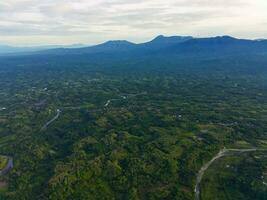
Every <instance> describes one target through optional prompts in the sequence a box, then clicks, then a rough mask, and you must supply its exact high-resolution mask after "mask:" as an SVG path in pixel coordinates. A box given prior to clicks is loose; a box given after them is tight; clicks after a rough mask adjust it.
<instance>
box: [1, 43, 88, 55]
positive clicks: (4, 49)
mask: <svg viewBox="0 0 267 200" xmlns="http://www.w3.org/2000/svg"><path fill="white" fill-rule="evenodd" d="M84 46H85V45H83V44H73V45H47V46H33V47H16V46H10V45H1V44H0V55H4V54H17V53H28V54H30V53H33V52H37V51H42V50H48V49H50V50H51V49H57V48H82V47H84Z"/></svg>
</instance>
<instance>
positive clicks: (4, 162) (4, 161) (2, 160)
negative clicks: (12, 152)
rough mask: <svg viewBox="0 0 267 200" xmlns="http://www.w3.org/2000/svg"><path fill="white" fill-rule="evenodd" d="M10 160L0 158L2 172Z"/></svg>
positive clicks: (3, 157) (4, 157)
mask: <svg viewBox="0 0 267 200" xmlns="http://www.w3.org/2000/svg"><path fill="white" fill-rule="evenodd" d="M7 162H8V158H7V157H6V156H0V170H1V169H3V168H5V166H6V165H7Z"/></svg>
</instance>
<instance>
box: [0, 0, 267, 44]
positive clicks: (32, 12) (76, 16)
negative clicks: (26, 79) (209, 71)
mask: <svg viewBox="0 0 267 200" xmlns="http://www.w3.org/2000/svg"><path fill="white" fill-rule="evenodd" d="M266 8H267V4H266V2H265V0H253V1H252V0H212V1H211V0H145V1H144V0H76V1H71V0H46V1H42V0H9V1H6V2H0V43H13V44H16V43H17V44H22V43H27V44H31V43H32V44H38V43H73V42H77V43H80V42H83V43H97V42H100V41H104V40H108V39H130V40H133V41H144V40H146V39H148V38H151V37H152V36H155V35H157V34H167V35H173V34H176V35H179V34H181V35H193V36H209V35H224V34H231V35H234V36H238V37H261V38H262V37H267V29H265V28H263V27H264V24H266V23H267V12H266ZM36 38H39V40H38V39H36Z"/></svg>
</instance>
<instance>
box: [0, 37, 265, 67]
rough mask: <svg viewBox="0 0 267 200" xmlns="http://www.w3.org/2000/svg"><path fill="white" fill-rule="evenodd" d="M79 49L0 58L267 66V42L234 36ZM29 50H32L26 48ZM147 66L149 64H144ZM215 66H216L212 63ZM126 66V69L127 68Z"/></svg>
mask: <svg viewBox="0 0 267 200" xmlns="http://www.w3.org/2000/svg"><path fill="white" fill-rule="evenodd" d="M79 47H80V46H78V48H77V46H76V48H73V46H71V47H62V46H60V48H52V49H50V48H48V49H46V48H43V49H35V50H33V49H31V51H24V52H23V51H20V52H18V53H13V54H11V56H12V59H10V55H8V56H7V55H5V56H3V55H2V56H1V57H0V61H1V60H2V61H3V62H0V64H1V63H4V64H5V65H7V63H9V64H10V65H11V66H12V65H14V63H15V64H17V63H20V62H21V59H23V62H24V64H25V63H27V64H28V65H34V64H35V63H46V65H50V66H55V65H60V64H62V63H64V65H69V66H74V64H75V65H76V64H78V65H81V64H84V65H89V64H94V65H97V66H101V67H103V66H124V67H126V66H127V67H128V68H132V69H133V68H134V69H136V68H138V66H151V67H155V66H158V67H162V66H167V67H169V66H172V67H174V68H177V66H182V67H184V66H185V65H186V66H190V65H193V66H197V67H198V66H200V65H207V63H208V65H209V66H216V67H218V65H221V67H226V66H228V67H231V68H233V67H235V66H237V65H238V66H239V67H243V66H248V67H250V68H251V66H259V67H262V66H266V65H267V40H265V39H260V40H248V39H237V38H234V37H230V36H217V37H209V38H194V37H191V36H185V37H184V36H171V37H165V36H162V35H160V36H158V37H156V38H155V39H153V40H151V41H149V42H145V43H140V44H136V43H132V42H129V41H126V40H114V41H108V42H105V43H102V44H99V45H95V46H87V47H83V46H82V47H81V48H79ZM26 50H28V49H26ZM144 63H145V65H144ZM211 63H212V64H211ZM127 67H126V68H127Z"/></svg>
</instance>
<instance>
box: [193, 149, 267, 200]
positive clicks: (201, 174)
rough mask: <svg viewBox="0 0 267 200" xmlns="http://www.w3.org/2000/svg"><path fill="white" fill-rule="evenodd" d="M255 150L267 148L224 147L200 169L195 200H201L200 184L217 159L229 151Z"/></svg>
mask: <svg viewBox="0 0 267 200" xmlns="http://www.w3.org/2000/svg"><path fill="white" fill-rule="evenodd" d="M253 151H267V149H257V148H251V149H226V148H224V149H222V150H220V151H219V153H218V154H217V155H215V156H214V157H213V158H212V159H211V160H210V161H209V162H208V163H206V164H204V165H203V166H202V167H201V169H200V170H199V172H198V174H197V179H196V185H195V190H194V192H195V200H200V184H201V181H202V178H203V176H204V174H205V171H206V170H207V169H208V168H209V167H210V166H211V165H212V163H214V162H215V161H216V160H218V159H220V158H222V157H224V156H227V155H229V153H231V152H232V153H244V152H253Z"/></svg>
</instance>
